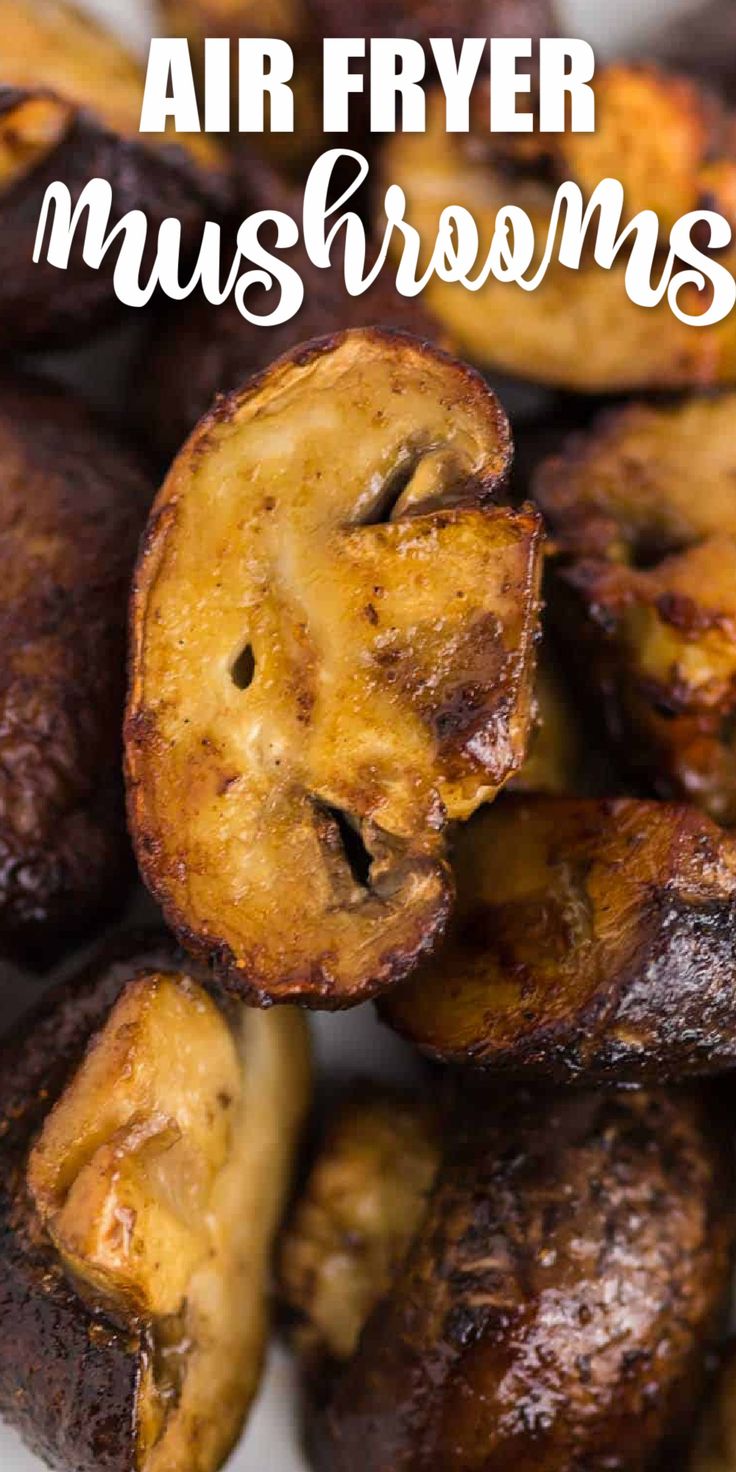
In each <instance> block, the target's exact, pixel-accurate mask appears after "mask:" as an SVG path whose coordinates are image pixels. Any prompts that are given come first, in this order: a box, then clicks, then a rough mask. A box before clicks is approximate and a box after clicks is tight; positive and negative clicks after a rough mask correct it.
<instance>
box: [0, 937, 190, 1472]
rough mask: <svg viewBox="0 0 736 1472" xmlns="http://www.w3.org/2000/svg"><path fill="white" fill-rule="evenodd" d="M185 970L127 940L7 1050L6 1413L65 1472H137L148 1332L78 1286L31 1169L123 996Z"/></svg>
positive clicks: (3, 1180)
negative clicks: (33, 1190) (130, 986)
mask: <svg viewBox="0 0 736 1472" xmlns="http://www.w3.org/2000/svg"><path fill="white" fill-rule="evenodd" d="M182 964H183V959H182V957H181V954H180V953H179V952H177V949H176V947H175V945H174V944H173V943H172V942H171V941H170V940H169V938H168V937H166V936H165V935H164V934H163V932H160V931H141V932H139V933H137V934H130V935H128V936H125V937H121V938H119V939H118V940H116V941H115V942H114V943H112V944H108V945H106V946H104V947H102V948H101V949H100V950H99V951H98V953H97V954H96V956H95V957H94V959H93V960H92V961H90V962H89V964H88V965H87V966H86V967H85V968H84V970H83V971H82V972H81V973H80V974H79V975H75V976H72V977H70V978H69V979H68V980H66V981H63V982H61V983H60V984H59V985H58V986H57V987H55V988H54V989H53V990H52V991H51V992H50V993H49V994H48V995H47V996H46V997H45V998H43V1000H42V1001H41V1002H40V1004H39V1005H38V1006H37V1007H36V1008H35V1009H34V1010H33V1011H32V1012H31V1013H30V1014H29V1015H27V1016H26V1017H24V1018H23V1019H22V1020H21V1022H20V1023H19V1024H18V1025H17V1026H16V1027H15V1028H14V1030H13V1032H12V1033H11V1034H10V1035H9V1036H8V1037H7V1038H6V1039H5V1040H4V1041H3V1044H2V1047H1V1048H0V1166H1V1167H2V1168H0V1414H2V1415H3V1417H4V1418H5V1419H6V1420H7V1421H9V1422H10V1424H11V1425H13V1426H14V1427H15V1428H16V1430H18V1431H19V1432H20V1434H21V1435H22V1437H23V1439H24V1440H25V1442H26V1444H27V1445H28V1446H29V1447H30V1449H31V1451H33V1452H35V1453H36V1455H38V1456H40V1457H43V1458H44V1460H46V1461H47V1462H48V1463H49V1465H50V1466H53V1467H58V1468H60V1469H62V1472H133V1469H134V1468H135V1465H136V1435H137V1424H136V1422H137V1402H138V1392H139V1386H140V1381H141V1376H142V1373H143V1368H144V1364H145V1359H146V1354H147V1345H146V1342H145V1335H144V1332H143V1329H142V1327H136V1326H135V1325H132V1326H130V1325H128V1326H125V1327H123V1326H122V1325H121V1324H118V1323H115V1322H114V1320H113V1319H112V1318H111V1317H109V1316H108V1315H107V1314H105V1313H102V1312H96V1311H93V1310H91V1309H90V1308H88V1307H87V1306H86V1305H85V1304H84V1303H83V1302H82V1300H81V1298H80V1297H79V1295H78V1294H77V1293H76V1292H75V1290H74V1288H73V1287H72V1286H71V1284H70V1282H69V1281H68V1279H67V1277H66V1275H65V1272H64V1269H63V1267H62V1265H61V1262H60V1260H59V1258H58V1257H57V1255H56V1253H55V1252H54V1250H53V1248H52V1247H51V1245H50V1243H49V1241H48V1240H47V1239H46V1238H45V1236H44V1234H43V1232H42V1230H41V1228H40V1226H39V1224H38V1221H37V1219H36V1218H35V1215H34V1213H33V1209H32V1207H31V1205H30V1202H29V1201H28V1199H27V1197H26V1196H25V1192H24V1188H23V1178H24V1169H25V1160H26V1156H27V1153H28V1150H29V1148H30V1146H31V1144H32V1142H33V1140H34V1138H35V1135H36V1134H37V1132H38V1130H39V1129H40V1127H41V1125H42V1123H43V1120H44V1118H45V1117H46V1115H47V1113H48V1112H49V1110H50V1109H51V1107H52V1106H53V1104H54V1103H55V1101H56V1099H58V1098H59V1096H60V1095H61V1093H62V1092H63V1090H64V1088H65V1086H66V1083H67V1081H68V1080H69V1078H70V1077H71V1076H72V1074H73V1072H74V1070H75V1069H76V1067H77V1066H78V1064H79V1063H80V1061H81V1059H82V1057H83V1056H84V1053H85V1050H86V1048H87V1046H88V1044H89V1042H90V1040H91V1038H92V1036H93V1034H94V1033H95V1031H96V1030H97V1029H98V1028H99V1027H100V1026H101V1025H102V1023H103V1022H104V1020H105V1018H106V1016H107V1014H108V1013H109V1010H110V1008H111V1007H112V1006H113V1004H114V1003H115V1001H116V1000H117V997H118V996H119V994H120V992H121V991H122V989H123V987H125V986H126V985H127V983H128V982H130V981H132V980H133V979H134V978H135V977H137V976H140V975H143V974H145V973H146V972H147V971H150V970H155V969H159V968H162V967H164V968H166V967H167V968H169V969H171V968H172V967H177V966H178V967H180V966H181V965H182ZM187 967H188V969H189V970H191V966H190V964H189V963H187ZM62 1407H63V1411H64V1414H63V1415H62V1414H61V1412H60V1408H62Z"/></svg>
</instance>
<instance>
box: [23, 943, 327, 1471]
mask: <svg viewBox="0 0 736 1472" xmlns="http://www.w3.org/2000/svg"><path fill="white" fill-rule="evenodd" d="M85 1046H86V1052H85V1051H84V1049H85ZM9 1063H10V1064H12V1068H13V1072H14V1078H13V1079H12V1080H11V1077H10V1072H8V1074H7V1076H6V1077H7V1082H6V1083H5V1087H4V1089H3V1093H2V1098H1V1099H0V1117H1V1119H2V1125H3V1135H2V1147H1V1149H2V1155H3V1159H2V1164H3V1180H4V1182H5V1193H6V1194H5V1196H4V1198H3V1200H2V1204H1V1205H0V1216H1V1217H2V1228H3V1230H2V1234H0V1240H1V1241H2V1249H1V1250H0V1306H1V1307H2V1326H1V1327H0V1407H1V1408H2V1412H3V1414H4V1415H6V1416H7V1417H8V1418H9V1419H10V1421H11V1422H12V1423H13V1424H15V1425H16V1426H17V1427H18V1429H19V1430H20V1431H21V1432H22V1434H23V1435H24V1437H25V1439H26V1441H27V1442H28V1444H29V1445H30V1446H31V1447H32V1448H33V1449H34V1450H36V1451H38V1452H40V1453H41V1454H42V1455H43V1456H44V1457H45V1458H46V1459H47V1460H48V1461H49V1462H50V1463H51V1464H52V1465H54V1466H56V1467H60V1468H62V1469H64V1472H67V1469H68V1472H100V1469H106V1472H216V1469H217V1468H218V1467H219V1466H220V1464H221V1463H222V1461H223V1460H224V1459H225V1457H226V1456H227V1454H228V1453H229V1451H230V1450H231V1448H232V1446H233V1445H234V1443H235V1441H236V1440H237V1438H238V1436H239V1434H240V1431H241V1429H242V1426H243V1423H244V1420H245V1417H246V1415H247V1412H248V1409H249V1407H250V1404H251V1401H252V1399H253V1396H254V1394H255V1392H256V1389H257V1387H258V1384H259V1380H260V1375H261V1370H262V1365H263V1357H264V1353H265V1346H266V1340H267V1332H268V1275H269V1256H270V1250H271V1245H272V1240H273V1236H274V1233H275V1231H276V1227H277V1225H278V1221H279V1217H280V1214H281V1211H282V1209H283V1203H284V1198H285V1195H286V1192H287V1190H288V1185H289V1178H290V1168H291V1160H292V1155H293V1152H294V1149H295V1147H296V1142H297V1138H298V1134H299V1130H300V1127H301V1124H302V1121H303V1117H304V1114H305V1111H306V1108H307V1104H308V1095H309V1053H308V1041H307V1036H306V1029H305V1026H304V1022H303V1019H302V1018H301V1017H299V1016H298V1015H297V1014H296V1013H294V1012H293V1011H292V1010H291V1009H288V1008H284V1009H280V1010H279V1011H278V1012H273V1013H269V1014H265V1013H262V1012H257V1011H253V1010H246V1009H244V1008H242V1007H240V1006H237V1005H236V1006H234V1007H233V1008H231V1009H229V1010H228V1011H223V1010H222V1009H221V1008H220V1007H219V1006H218V1005H216V1003H215V1002H213V1001H212V999H211V998H210V997H209V996H208V994H207V993H206V992H205V991H204V990H203V989H202V987H201V986H200V985H199V984H198V983H197V982H196V981H195V980H193V979H192V978H191V977H190V976H188V975H187V974H186V973H185V972H183V971H182V970H181V969H180V968H179V967H178V965H177V958H176V957H175V955H174V953H173V951H172V950H171V949H169V950H168V952H167V950H166V948H165V947H163V946H162V947H161V948H160V949H159V950H158V952H157V953H155V954H153V953H151V954H146V953H144V952H143V951H141V952H139V953H135V952H134V953H133V954H132V956H131V957H130V959H128V960H126V961H122V960H121V961H119V962H116V963H114V964H112V965H107V964H100V963H97V965H96V967H95V968H94V969H93V972H92V974H91V975H90V977H88V978H86V979H85V978H83V979H81V981H80V979H79V978H74V979H73V981H72V982H71V983H68V984H67V985H66V987H65V988H63V989H62V991H61V993H60V994H58V995H56V996H54V997H52V999H51V1001H50V1003H48V1004H46V1005H45V1007H44V1010H43V1011H42V1013H41V1015H40V1017H38V1018H33V1019H31V1020H30V1022H28V1023H25V1024H24V1028H23V1030H22V1032H21V1034H20V1035H19V1038H16V1039H15V1041H14V1042H11V1043H10V1044H8V1045H7V1047H6V1053H5V1054H4V1056H3V1066H4V1067H5V1066H6V1065H8V1064H9ZM39 1124H40V1133H39V1134H38V1137H37V1139H36V1140H35V1143H33V1145H32V1149H31V1152H30V1157H29V1158H27V1156H26V1152H27V1147H28V1143H29V1141H31V1142H32V1141H33V1136H34V1133H35V1132H36V1131H37V1130H38V1126H39ZM11 1326H12V1327H11Z"/></svg>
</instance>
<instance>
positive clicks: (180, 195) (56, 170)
mask: <svg viewBox="0 0 736 1472" xmlns="http://www.w3.org/2000/svg"><path fill="white" fill-rule="evenodd" d="M143 84H144V75H143V70H142V68H141V67H140V66H139V65H138V63H137V62H136V61H135V60H133V59H132V58H131V57H129V56H128V54H127V53H126V52H125V50H124V49H123V48H122V47H121V46H120V45H119V43H118V42H117V41H115V40H113V39H112V38H111V37H110V36H108V35H107V34H106V32H105V31H103V30H101V29H100V28H99V27H98V26H96V25H95V24H94V23H93V22H91V21H90V20H88V19H87V18H86V17H83V16H82V15H81V14H80V13H79V12H78V11H77V10H76V9H75V8H74V7H73V6H71V5H67V4H65V3H63V0H0V346H1V347H3V348H5V347H12V348H13V349H14V350H17V349H18V348H19V347H27V346H35V345H37V344H39V343H42V342H45V341H47V340H52V339H59V340H61V341H62V342H63V343H64V344H65V345H66V343H67V342H68V340H69V338H70V337H71V336H72V335H75V334H77V335H78V334H80V333H82V332H84V331H87V330H89V329H91V328H93V327H96V326H97V325H98V324H99V323H100V322H103V321H104V320H105V319H106V318H107V317H109V316H110V315H111V314H112V313H113V311H115V310H119V308H118V307H117V303H116V300H115V295H114V291H113V285H112V273H111V264H110V262H111V261H112V260H114V250H113V251H111V252H110V261H109V262H108V265H107V266H106V267H104V268H103V269H101V270H99V271H96V270H93V269H92V268H91V267H88V266H86V265H85V264H84V262H83V260H82V256H81V249H80V248H79V247H78V246H77V245H75V247H74V249H73V252H72V257H71V262H70V265H69V268H68V270H67V271H66V273H65V276H64V278H63V285H62V287H61V288H60V280H61V278H60V276H59V272H58V270H57V269H56V267H54V266H50V265H49V264H48V263H46V262H45V261H44V260H43V257H42V259H41V261H40V262H38V263H34V260H33V253H34V243H35V239H36V231H37V228H38V221H39V216H40V213H41V204H42V201H43V199H44V195H45V193H46V190H47V188H48V186H49V185H50V184H52V183H54V182H56V181H61V182H62V183H64V184H66V185H67V186H68V188H69V190H70V192H71V195H72V199H73V201H76V199H77V198H78V197H79V194H80V193H81V190H82V189H83V187H84V185H85V184H87V183H88V182H89V181H90V180H91V179H94V178H102V179H106V180H108V181H109V183H110V185H111V186H112V191H113V202H114V204H113V208H114V219H119V218H120V217H121V216H122V215H123V214H125V213H126V212H127V211H128V210H130V209H143V210H144V211H145V213H146V217H147V220H148V222H149V229H150V231H151V235H152V237H155V235H156V232H157V230H158V227H159V225H160V224H161V221H162V220H164V219H165V218H166V217H167V216H174V217H175V218H177V219H178V220H180V221H181V225H182V239H183V246H184V253H185V254H186V252H187V250H188V249H191V248H194V247H196V246H197V244H198V239H197V237H198V234H199V232H200V230H201V226H202V224H203V222H204V220H205V219H206V218H207V217H208V215H211V214H212V213H213V211H214V210H215V209H222V208H223V207H224V206H225V205H226V204H227V202H228V199H229V186H228V181H227V176H226V170H225V168H224V165H223V162H222V159H221V156H220V153H219V150H218V147H217V145H216V144H215V143H214V142H213V141H212V140H208V139H207V138H205V137H204V136H203V135H193V136H191V137H183V136H177V135H175V134H174V133H173V132H170V133H168V134H165V135H163V136H162V137H155V136H154V135H148V136H146V137H145V138H144V137H142V136H141V135H140V133H139V131H138V130H139V126H140V114H141V102H142V98H143Z"/></svg>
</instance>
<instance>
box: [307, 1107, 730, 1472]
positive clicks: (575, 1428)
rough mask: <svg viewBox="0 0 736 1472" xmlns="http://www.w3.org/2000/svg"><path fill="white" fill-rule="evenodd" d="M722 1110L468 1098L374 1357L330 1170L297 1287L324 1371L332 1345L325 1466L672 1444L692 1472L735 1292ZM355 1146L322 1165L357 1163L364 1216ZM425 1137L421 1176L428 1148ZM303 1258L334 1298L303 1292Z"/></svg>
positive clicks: (630, 1451)
mask: <svg viewBox="0 0 736 1472" xmlns="http://www.w3.org/2000/svg"><path fill="white" fill-rule="evenodd" d="M372 1113H373V1114H374V1115H375V1109H373V1110H372V1109H371V1106H370V1105H368V1108H367V1110H366V1119H365V1125H364V1133H363V1134H362V1135H360V1134H359V1132H358V1131H357V1129H356V1126H355V1124H353V1126H352V1134H353V1136H354V1137H355V1136H356V1135H358V1137H359V1138H361V1139H364V1138H365V1133H369V1132H370V1130H371V1114H372ZM718 1113H719V1106H718V1103H717V1100H714V1099H709V1098H707V1097H703V1096H699V1095H697V1096H696V1095H689V1094H687V1093H684V1092H681V1093H676V1092H675V1093H672V1094H666V1093H649V1094H647V1093H636V1092H626V1093H620V1094H616V1093H598V1094H595V1093H578V1094H574V1095H573V1094H567V1095H560V1094H554V1095H549V1094H547V1093H545V1092H542V1093H536V1094H533V1095H532V1094H525V1093H522V1092H519V1091H516V1090H513V1089H512V1090H508V1089H507V1090H506V1091H505V1092H504V1093H503V1095H500V1094H496V1095H494V1094H491V1095H484V1094H479V1093H477V1092H475V1091H473V1092H472V1093H471V1094H470V1095H469V1096H465V1097H464V1098H463V1099H462V1100H461V1102H460V1104H459V1106H458V1108H457V1110H456V1112H455V1114H454V1117H453V1116H451V1117H450V1119H449V1121H448V1123H447V1125H446V1127H445V1131H444V1143H443V1147H442V1151H441V1153H442V1163H441V1165H440V1168H439V1173H438V1175H437V1177H436V1180H435V1183H434V1185H433V1186H432V1188H431V1190H430V1193H429V1197H428V1199H427V1198H426V1195H425V1194H424V1185H422V1187H421V1188H420V1189H418V1190H417V1191H416V1193H415V1203H414V1208H413V1210H414V1219H415V1228H414V1234H413V1238H412V1240H411V1241H410V1242H408V1243H407V1244H405V1246H404V1252H403V1257H402V1258H401V1260H400V1261H397V1262H396V1264H395V1267H394V1271H393V1274H392V1277H391V1280H390V1282H389V1284H388V1286H387V1287H386V1289H385V1291H384V1292H383V1294H381V1295H380V1296H379V1298H378V1301H377V1302H376V1303H375V1306H374V1307H373V1310H372V1312H369V1313H368V1315H367V1318H366V1321H365V1323H364V1325H363V1328H362V1332H361V1333H360V1336H359V1338H358V1342H357V1346H356V1347H355V1349H354V1350H352V1349H351V1345H350V1344H349V1343H348V1342H347V1341H346V1343H345V1345H344V1346H343V1345H342V1342H341V1339H340V1336H339V1333H336V1331H337V1330H339V1328H340V1326H341V1324H343V1323H344V1322H345V1320H344V1312H345V1307H346V1305H348V1306H350V1305H351V1304H354V1302H355V1300H354V1299H352V1298H351V1294H352V1290H353V1287H354V1278H355V1272H354V1270H351V1269H350V1266H349V1263H348V1264H347V1265H346V1264H345V1261H344V1259H341V1258H340V1257H339V1255H338V1254H337V1253H336V1249H335V1241H334V1235H333V1231H332V1217H331V1216H330V1214H329V1206H330V1198H329V1195H328V1197H327V1199H326V1202H325V1201H324V1193H323V1192H320V1191H317V1196H316V1199H315V1185H314V1177H313V1179H312V1182H311V1183H308V1184H307V1188H306V1198H305V1201H306V1205H304V1206H301V1207H299V1208H298V1210H297V1215H296V1219H295V1224H294V1226H293V1227H292V1229H291V1232H290V1234H289V1238H288V1239H287V1247H288V1251H287V1257H286V1260H285V1269H283V1268H282V1281H283V1292H284V1295H285V1297H286V1299H287V1301H288V1302H291V1303H292V1304H293V1305H294V1306H295V1307H296V1309H297V1310H298V1311H300V1312H302V1313H305V1314H306V1317H307V1321H308V1326H309V1327H308V1332H309V1339H308V1343H309V1347H310V1370H311V1371H312V1375H313V1365H314V1353H315V1347H316V1344H319V1343H320V1342H321V1344H322V1349H323V1354H324V1357H325V1358H324V1363H323V1373H322V1374H321V1375H320V1376H319V1377H318V1378H317V1379H316V1380H314V1379H313V1378H312V1379H311V1380H310V1383H311V1385H312V1387H314V1390H313V1401H312V1410H311V1428H310V1431H311V1442H312V1448H313V1457H314V1461H313V1464H314V1466H315V1468H317V1469H319V1472H355V1468H356V1467H360V1468H361V1472H435V1469H439V1468H442V1472H477V1469H478V1468H481V1467H482V1468H483V1472H505V1469H507V1468H508V1467H511V1466H513V1467H515V1468H518V1469H519V1472H532V1469H534V1472H539V1469H544V1472H572V1469H573V1468H574V1469H576V1472H577V1469H581V1472H582V1469H583V1468H585V1469H586V1472H606V1469H610V1468H611V1467H616V1469H617V1472H643V1469H645V1468H650V1467H652V1466H653V1465H654V1463H655V1458H656V1457H657V1455H658V1454H661V1455H662V1456H663V1458H664V1461H663V1463H662V1465H665V1466H670V1465H673V1464H674V1457H675V1453H676V1452H677V1451H679V1450H681V1443H680V1442H679V1436H680V1434H681V1433H683V1432H685V1431H687V1430H689V1429H690V1427H691V1425H692V1418H693V1412H694V1409H695V1407H696V1406H697V1403H698V1399H699V1396H700V1393H701V1391H702V1385H703V1379H704V1371H705V1362H706V1355H707V1352H708V1349H709V1347H710V1345H711V1343H712V1342H713V1341H714V1339H715V1336H716V1334H717V1332H718V1329H719V1328H720V1322H721V1319H722V1316H723V1313H724V1310H725V1303H726V1299H727V1294H728V1284H729V1269H730V1250H731V1245H732V1241H733V1215H732V1209H731V1202H730V1194H729V1193H730V1191H731V1189H732V1168H731V1151H730V1147H729V1143H728V1139H727V1131H726V1130H725V1129H724V1128H723V1124H722V1121H721V1120H719V1118H718ZM418 1127H419V1126H418ZM342 1139H343V1137H341V1135H340V1134H339V1133H338V1135H337V1141H338V1146H339V1150H340V1152H341V1155H340V1154H339V1153H338V1154H337V1155H336V1152H335V1145H334V1140H335V1135H334V1133H333V1132H331V1134H330V1138H329V1140H328V1144H327V1146H326V1148H325V1152H324V1154H323V1155H322V1156H320V1157H318V1161H317V1165H316V1167H315V1174H317V1173H318V1174H319V1175H320V1176H321V1178H322V1181H324V1180H325V1179H326V1178H329V1173H330V1172H331V1171H332V1172H335V1171H339V1170H340V1168H341V1166H342V1177H341V1179H342V1185H343V1187H344V1190H342V1191H341V1192H340V1199H339V1213H340V1217H339V1219H340V1220H344V1221H347V1220H351V1219H352V1212H351V1202H350V1197H351V1194H352V1196H353V1198H354V1200H355V1204H356V1205H355V1209H356V1211H358V1207H359V1203H360V1200H361V1196H362V1194H363V1193H364V1191H365V1189H366V1184H368V1185H369V1183H370V1175H369V1174H368V1176H366V1170H365V1167H364V1165H363V1162H362V1159H361V1155H360V1153H359V1152H357V1151H356V1152H354V1154H353V1158H352V1161H351V1162H350V1165H351V1173H350V1174H349V1173H348V1170H347V1168H346V1167H347V1164H348V1161H347V1158H346V1156H345V1147H344V1144H343V1143H342ZM400 1148H401V1147H400V1146H398V1145H397V1149H400ZM405 1148H406V1155H407V1182H410V1181H411V1180H412V1179H413V1172H414V1163H415V1142H414V1141H413V1140H412V1139H411V1138H409V1140H408V1144H407V1145H406V1147H405ZM341 1157H342V1158H341ZM394 1168H395V1169H396V1171H397V1174H399V1171H398V1168H397V1167H394ZM410 1189H411V1188H410V1186H408V1185H407V1195H408V1193H409V1191H410ZM372 1200H373V1205H374V1213H373V1215H372V1216H371V1217H370V1218H369V1221H368V1224H367V1227H365V1228H363V1230H362V1232H361V1228H360V1226H359V1227H358V1228H357V1230H356V1231H355V1235H354V1237H351V1239H350V1245H351V1246H352V1243H353V1241H355V1256H356V1258H358V1255H359V1249H360V1240H361V1236H362V1237H363V1239H364V1240H366V1241H367V1242H368V1244H370V1243H372V1242H373V1241H374V1240H375V1238H376V1236H377V1235H378V1230H377V1227H376V1218H378V1217H380V1213H381V1212H382V1211H383V1213H384V1215H385V1214H387V1211H388V1207H389V1204H390V1201H391V1197H390V1196H387V1197H386V1198H385V1199H384V1198H382V1197H381V1196H380V1195H375V1196H373V1198H372ZM325 1205H326V1206H327V1209H328V1211H327V1217H326V1220H327V1223H328V1228H327V1230H326V1231H325V1232H322V1231H321V1230H320V1223H321V1222H323V1220H324V1206H325ZM320 1207H322V1214H320ZM315 1212H316V1214H315ZM302 1252H306V1253H307V1254H311V1257H312V1262H313V1272H314V1280H313V1281H316V1282H322V1284H324V1282H326V1281H329V1283H330V1288H331V1292H330V1293H329V1294H325V1293H324V1291H322V1292H316V1293H315V1294H314V1295H313V1296H312V1297H309V1296H308V1295H307V1296H305V1295H303V1294H302V1293H301V1291H300V1284H301V1280H300V1277H299V1275H298V1274H297V1276H296V1279H294V1277H293V1276H292V1273H291V1265H292V1264H293V1262H294V1260H295V1259H296V1261H297V1263H298V1262H299V1261H300V1253H302ZM349 1256H350V1250H349V1252H348V1257H349ZM320 1262H322V1267H321V1268H320ZM343 1269H344V1271H343ZM295 1290H296V1291H295ZM365 1308H366V1310H368V1308H369V1302H368V1301H367V1300H366V1301H365ZM315 1310H318V1311H319V1312H315ZM351 1343H352V1340H351ZM336 1347H337V1348H338V1349H342V1350H344V1351H346V1352H345V1353H343V1354H342V1362H341V1360H340V1358H339V1357H337V1358H336V1356H335V1349H336ZM668 1453H669V1454H670V1460H668V1459H667V1458H668ZM657 1465H659V1464H657Z"/></svg>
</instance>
